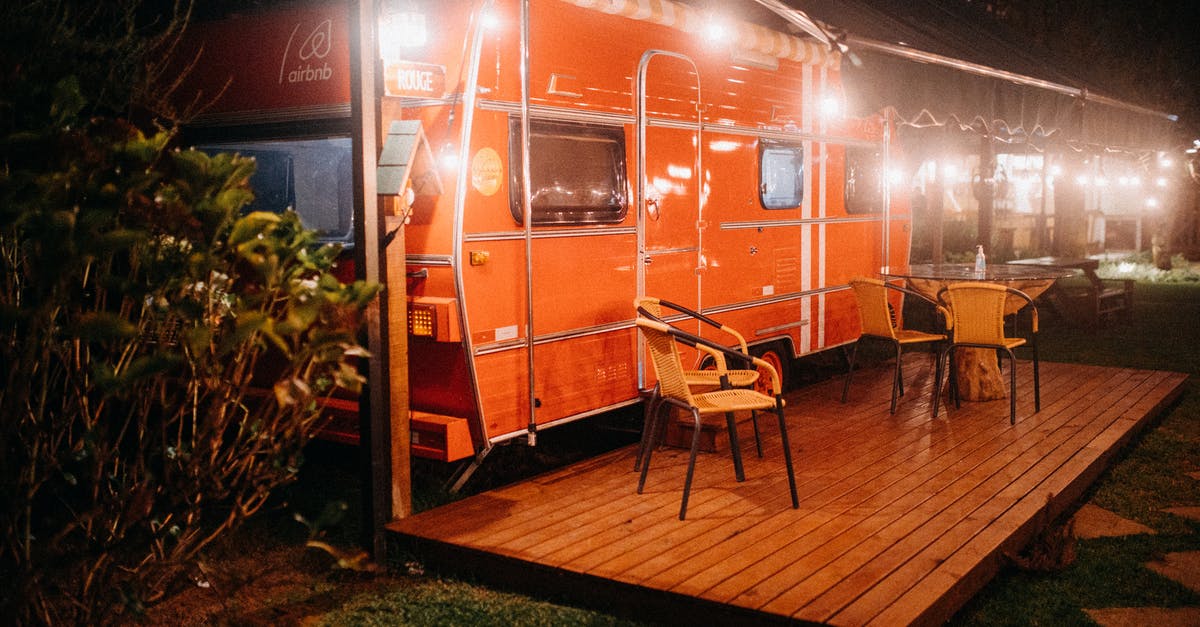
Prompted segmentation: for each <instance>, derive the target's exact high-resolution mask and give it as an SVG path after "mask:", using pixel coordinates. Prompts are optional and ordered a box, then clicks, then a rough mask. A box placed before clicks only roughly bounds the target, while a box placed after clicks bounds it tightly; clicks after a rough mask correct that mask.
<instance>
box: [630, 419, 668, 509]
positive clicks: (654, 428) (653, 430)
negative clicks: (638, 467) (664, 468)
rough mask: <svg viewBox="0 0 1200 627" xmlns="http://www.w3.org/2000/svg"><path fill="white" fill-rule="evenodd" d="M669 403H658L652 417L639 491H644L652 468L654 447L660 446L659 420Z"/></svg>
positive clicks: (639, 479) (639, 478)
mask: <svg viewBox="0 0 1200 627" xmlns="http://www.w3.org/2000/svg"><path fill="white" fill-rule="evenodd" d="M667 407H668V405H667V404H666V403H664V402H660V403H658V405H657V406H656V407H655V408H654V414H653V415H652V416H651V419H650V434H649V436H648V438H647V440H646V450H645V451H644V454H643V456H642V474H641V476H640V477H638V487H637V493H638V494H641V493H642V488H643V487H645V485H646V473H647V472H648V471H649V470H650V455H651V454H652V453H653V452H654V447H656V446H658V442H657V441H656V438H657V437H658V422H659V418H660V416H661V414H662V411H663V409H665V408H667Z"/></svg>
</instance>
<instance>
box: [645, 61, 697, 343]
mask: <svg viewBox="0 0 1200 627" xmlns="http://www.w3.org/2000/svg"><path fill="white" fill-rule="evenodd" d="M637 104H638V109H637V126H638V143H637V160H638V164H637V165H638V168H637V169H638V176H637V202H638V210H639V219H638V226H639V229H638V244H639V246H638V252H639V254H638V257H639V259H638V262H639V275H638V279H639V280H638V293H639V294H641V295H646V296H654V297H657V298H660V299H663V300H668V301H671V302H675V303H678V304H680V305H684V306H686V307H690V308H692V309H695V310H699V309H700V305H701V303H700V277H701V273H702V270H703V265H704V260H703V258H702V256H701V247H700V237H701V232H702V231H701V228H700V227H701V222H700V220H701V217H702V215H701V198H702V195H701V194H702V189H701V172H702V170H701V163H700V131H701V126H700V123H701V119H700V115H701V109H700V104H701V100H700V76H699V71H698V70H697V68H696V64H695V63H693V62H692V61H691V59H689V58H687V57H685V56H683V55H680V54H677V53H674V52H665V51H657V50H651V51H648V52H646V53H645V54H644V55H642V59H641V62H640V63H639V67H638V102H637ZM688 330H690V331H696V330H697V329H693V328H689V329H688Z"/></svg>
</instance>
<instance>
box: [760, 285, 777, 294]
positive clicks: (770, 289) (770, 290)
mask: <svg viewBox="0 0 1200 627" xmlns="http://www.w3.org/2000/svg"><path fill="white" fill-rule="evenodd" d="M774 293H775V286H774V285H764V286H763V296H770V295H772V294H774Z"/></svg>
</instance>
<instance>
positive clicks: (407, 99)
mask: <svg viewBox="0 0 1200 627" xmlns="http://www.w3.org/2000/svg"><path fill="white" fill-rule="evenodd" d="M389 98H397V97H396V96H390V97H389ZM398 99H399V100H400V106H401V107H402V108H404V109H416V108H420V107H453V106H454V105H457V104H461V103H462V102H463V95H462V94H461V93H459V92H455V93H453V94H450V95H447V96H443V97H441V98H413V97H411V96H399V97H398Z"/></svg>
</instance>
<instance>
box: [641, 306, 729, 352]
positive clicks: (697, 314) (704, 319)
mask: <svg viewBox="0 0 1200 627" xmlns="http://www.w3.org/2000/svg"><path fill="white" fill-rule="evenodd" d="M658 304H659V305H661V306H663V307H667V308H668V309H673V310H675V311H678V312H679V313H682V314H685V315H688V316H691V317H692V318H695V319H697V320H699V321H700V322H703V323H704V324H707V325H708V326H710V327H713V328H715V329H719V330H721V331H724V332H725V333H727V334H729V335H730V336H732V337H733V338H734V340H736V341H737V345H738V347H739V348H741V350H742V354H743V355H749V354H750V348H749V346H747V344H746V338H745V337H742V334H741V333H738V332H737V330H736V329H733V328H730V327H727V326H725V325H723V324H721V323H720V322H717V321H716V320H713V319H712V318H709V317H708V316H706V315H704V314H702V313H700V312H698V311H693V310H691V309H688V308H687V307H684V306H683V305H677V304H675V303H673V302H671V301H669V300H662V299H659V300H658Z"/></svg>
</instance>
